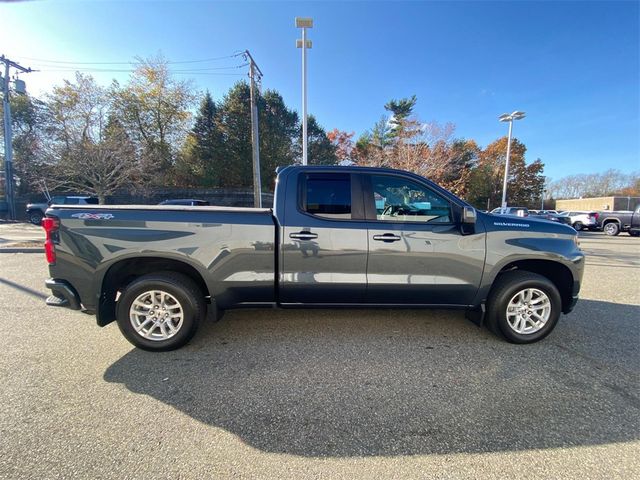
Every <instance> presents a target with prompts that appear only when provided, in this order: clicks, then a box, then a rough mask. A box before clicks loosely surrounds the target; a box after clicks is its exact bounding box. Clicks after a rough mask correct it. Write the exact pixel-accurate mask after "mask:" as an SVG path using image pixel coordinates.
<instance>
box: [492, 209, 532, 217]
mask: <svg viewBox="0 0 640 480" xmlns="http://www.w3.org/2000/svg"><path fill="white" fill-rule="evenodd" d="M491 213H493V214H494V215H515V216H517V217H528V216H529V209H528V208H526V207H507V208H506V209H502V208H500V207H498V208H494V209H493V210H491Z"/></svg>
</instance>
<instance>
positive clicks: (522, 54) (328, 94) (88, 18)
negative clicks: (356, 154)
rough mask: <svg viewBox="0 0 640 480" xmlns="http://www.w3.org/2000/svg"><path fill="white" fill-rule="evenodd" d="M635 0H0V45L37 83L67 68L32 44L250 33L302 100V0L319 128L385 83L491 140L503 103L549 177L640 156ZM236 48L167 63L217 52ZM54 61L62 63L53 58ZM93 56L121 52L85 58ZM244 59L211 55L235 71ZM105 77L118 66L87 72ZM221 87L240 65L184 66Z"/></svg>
mask: <svg viewBox="0 0 640 480" xmlns="http://www.w3.org/2000/svg"><path fill="white" fill-rule="evenodd" d="M639 5H640V3H639V2H637V1H628V2H613V1H608V2H551V1H544V2H528V1H513V2H482V1H477V2H340V3H334V2H287V3H283V2H266V1H265V2H251V3H249V2H247V3H245V2H228V3H222V2H184V1H182V2H177V1H176V2H169V1H167V2H152V1H140V2H98V1H85V2H60V1H56V2H53V1H49V2H46V1H41V2H19V3H8V4H7V3H4V4H0V15H1V16H2V18H3V20H4V21H3V28H2V30H1V31H0V53H4V54H5V55H6V56H7V57H9V58H11V59H15V60H19V61H21V62H22V63H23V64H24V65H25V66H32V67H37V68H40V69H41V70H42V71H41V72H37V73H32V74H29V75H25V76H23V77H22V78H23V79H25V80H26V81H27V88H28V89H29V90H30V91H31V92H32V93H38V92H41V91H46V90H48V89H49V88H50V86H51V85H52V84H56V83H59V82H60V81H61V80H62V78H64V77H69V76H70V74H69V73H68V72H55V71H53V70H56V69H59V68H57V67H54V66H52V65H53V64H49V66H47V65H46V64H45V63H43V62H41V61H36V60H33V59H46V60H56V61H69V62H126V61H129V60H131V59H132V58H133V57H134V56H136V55H139V56H149V55H153V54H156V53H158V52H162V53H163V54H164V55H165V56H166V57H167V58H168V59H169V60H171V61H184V60H198V59H205V58H211V57H221V56H226V55H230V54H233V53H234V52H236V51H238V50H244V49H249V50H250V51H251V53H252V54H253V56H254V58H255V60H256V62H257V63H258V65H259V66H260V68H261V69H262V71H263V72H264V81H263V84H264V87H266V88H274V89H276V90H278V91H280V92H281V93H282V95H283V96H284V98H285V101H286V103H287V104H288V105H289V106H290V107H292V108H294V109H296V110H298V111H299V110H300V104H301V93H300V68H301V67H300V50H297V49H296V48H295V39H296V38H297V36H298V35H299V31H298V30H297V29H296V28H295V27H294V17H295V16H311V17H313V18H314V28H313V29H312V30H310V31H309V38H311V39H312V40H313V49H312V50H311V51H310V52H309V96H308V104H309V112H310V113H313V114H314V115H315V116H316V117H317V118H318V120H319V122H320V123H321V125H323V126H324V127H325V128H326V129H327V130H330V129H332V128H334V127H337V128H339V129H341V130H348V131H355V132H356V135H359V134H360V133H361V132H362V131H364V130H366V129H368V128H370V127H371V126H372V125H373V123H374V122H376V121H377V120H378V119H379V118H380V116H381V115H382V114H384V108H383V105H384V104H385V103H386V102H387V101H388V100H389V99H391V98H399V97H404V96H409V95H412V94H416V95H417V96H418V105H417V108H416V114H417V115H418V116H419V118H420V119H421V120H423V121H431V120H436V121H438V122H441V123H444V122H453V123H454V124H455V125H456V127H457V129H456V135H457V136H459V137H465V138H473V139H475V140H476V141H478V142H479V143H480V144H481V145H483V146H484V145H486V144H487V143H490V142H491V141H493V140H495V139H496V138H498V137H500V136H502V135H504V134H505V133H506V125H504V124H501V123H498V121H497V117H498V115H500V114H501V113H504V112H511V111H513V110H515V109H518V110H524V111H526V112H527V118H525V119H524V120H522V121H519V122H517V123H516V124H515V126H514V134H515V136H516V137H518V138H519V139H520V140H521V141H523V142H524V143H525V144H526V146H527V148H528V152H527V158H528V160H529V161H532V160H535V159H536V158H541V159H542V160H543V161H544V162H545V164H546V168H545V173H546V175H549V176H551V177H553V178H559V177H562V176H564V175H568V174H574V173H591V172H597V171H602V170H604V169H607V168H618V169H620V170H623V171H632V170H640V95H639V91H640V66H639V60H640V50H639V49H640V47H639V45H640V38H639V24H640V9H639ZM238 63H240V62H236V60H235V59H223V60H218V61H213V62H210V63H196V64H183V65H175V66H174V68H175V69H193V68H206V67H227V66H233V65H236V64H238ZM59 65H62V64H59ZM93 68H106V69H114V68H115V69H118V68H124V69H126V68H129V67H128V66H126V65H120V66H115V65H102V66H99V65H94V66H93ZM242 71H243V70H216V71H215V73H236V72H242ZM93 75H94V76H95V77H96V78H97V79H98V81H100V82H101V83H104V84H105V85H106V84H108V83H109V82H110V79H111V78H114V77H116V78H119V79H120V80H126V77H127V74H126V73H110V72H96V73H94V74H93ZM183 76H186V77H190V78H193V81H194V83H195V85H196V86H197V87H198V88H199V89H201V90H205V89H209V90H210V91H211V93H212V94H213V95H214V97H216V98H220V97H222V95H223V94H224V93H225V92H226V90H227V89H228V88H229V87H230V86H231V85H232V84H233V83H234V82H235V81H237V80H239V79H242V78H245V77H244V76H242V75H217V74H216V75H211V74H206V75H205V74H198V75H193V74H185V75H183Z"/></svg>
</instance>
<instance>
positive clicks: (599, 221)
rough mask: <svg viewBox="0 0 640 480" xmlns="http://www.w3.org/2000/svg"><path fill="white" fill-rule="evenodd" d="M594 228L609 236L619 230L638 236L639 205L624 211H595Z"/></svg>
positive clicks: (612, 235)
mask: <svg viewBox="0 0 640 480" xmlns="http://www.w3.org/2000/svg"><path fill="white" fill-rule="evenodd" d="M596 228H597V229H599V230H603V231H604V233H606V234H607V235H609V236H610V237H615V236H616V235H618V234H619V233H620V232H629V235H631V236H632V237H638V236H640V205H637V206H636V209H635V210H633V211H631V210H624V211H613V212H612V211H610V210H604V211H601V212H598V213H597V217H596Z"/></svg>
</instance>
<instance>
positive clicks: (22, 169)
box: [0, 95, 47, 193]
mask: <svg viewBox="0 0 640 480" xmlns="http://www.w3.org/2000/svg"><path fill="white" fill-rule="evenodd" d="M10 102H11V119H12V127H13V142H12V143H13V163H14V174H15V176H16V177H17V178H18V179H19V180H20V182H19V185H18V186H17V191H18V192H21V193H25V192H27V191H29V189H30V188H33V187H34V186H36V185H38V184H39V183H40V181H41V180H42V179H43V178H44V177H45V175H46V173H45V172H46V169H45V160H44V159H45V156H44V155H43V146H44V145H45V144H46V143H47V142H46V128H45V123H46V119H47V110H46V106H45V104H44V102H42V101H41V100H39V99H37V98H34V97H32V96H30V95H12V96H11V97H10ZM3 105H4V104H0V131H1V132H4V115H3V113H4V112H3ZM3 145H4V144H3Z"/></svg>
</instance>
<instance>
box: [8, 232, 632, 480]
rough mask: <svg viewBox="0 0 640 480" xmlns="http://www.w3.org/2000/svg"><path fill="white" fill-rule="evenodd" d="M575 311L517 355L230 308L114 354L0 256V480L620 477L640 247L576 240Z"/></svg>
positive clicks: (430, 322) (482, 342) (459, 324)
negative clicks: (579, 277) (173, 343)
mask: <svg viewBox="0 0 640 480" xmlns="http://www.w3.org/2000/svg"><path fill="white" fill-rule="evenodd" d="M581 245H582V248H583V249H584V250H585V252H586V253H587V255H588V259H587V267H586V271H585V278H584V284H583V288H582V292H581V301H580V302H579V303H578V305H577V307H576V309H575V311H574V312H573V313H571V314H570V315H568V316H563V317H562V318H561V320H560V324H559V325H558V327H557V328H556V330H555V331H554V332H553V333H552V334H551V336H550V337H548V338H547V339H546V340H544V341H543V342H541V343H538V344H533V345H528V346H517V345H511V344H508V343H506V342H503V341H501V340H499V339H498V338H496V337H494V336H493V335H492V334H490V333H489V332H488V331H487V330H484V329H483V330H480V329H478V327H476V326H475V325H473V324H471V323H470V322H468V321H467V320H465V318H464V315H463V313H461V312H450V311H420V310H395V311H392V310H339V311H336V310H331V311H329V310H306V311H302V310H300V311H295V310H287V311H278V310H243V311H232V312H228V313H227V314H226V315H225V316H224V318H223V319H222V321H220V322H218V323H208V324H206V325H205V326H204V327H203V328H202V329H201V331H200V332H199V334H198V335H197V336H196V339H195V340H194V341H193V342H192V343H191V344H190V345H188V346H187V347H186V348H183V349H181V350H178V351H175V352H168V353H147V352H143V351H139V350H136V349H134V348H133V347H132V346H131V345H130V344H129V343H127V342H126V341H125V340H124V338H123V337H122V336H121V335H120V332H119V331H118V327H117V325H115V324H111V325H109V326H107V327H105V328H103V329H100V328H98V327H97V326H96V325H95V322H94V318H93V317H90V316H87V315H84V314H82V313H80V312H72V311H68V310H60V309H54V308H50V307H46V306H45V305H44V299H45V298H46V296H47V291H46V290H45V288H44V286H43V282H44V279H45V278H46V276H47V269H46V265H45V261H44V258H43V254H42V253H12V252H11V253H4V252H1V250H0V311H1V312H2V314H1V315H0V328H1V330H2V334H1V335H0V405H1V407H0V408H1V410H0V412H1V413H0V438H1V441H0V477H1V478H62V477H64V478H69V477H78V478H222V477H237V478H301V477H312V478H373V477H381V478H427V477H429V478H431V477H435V478H463V477H466V478H561V477H562V478H581V479H582V478H603V479H611V478H631V477H636V478H637V475H638V474H639V472H640V449H639V448H638V447H639V446H640V421H639V418H640V395H639V393H640V392H639V390H640V389H639V375H638V374H639V372H640V288H639V280H640V239H637V238H631V237H629V236H628V235H627V234H621V235H620V236H618V237H606V236H604V235H603V234H601V233H583V234H581Z"/></svg>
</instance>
